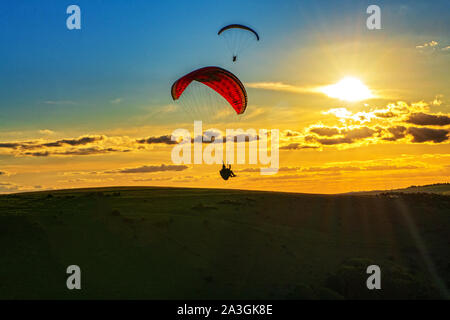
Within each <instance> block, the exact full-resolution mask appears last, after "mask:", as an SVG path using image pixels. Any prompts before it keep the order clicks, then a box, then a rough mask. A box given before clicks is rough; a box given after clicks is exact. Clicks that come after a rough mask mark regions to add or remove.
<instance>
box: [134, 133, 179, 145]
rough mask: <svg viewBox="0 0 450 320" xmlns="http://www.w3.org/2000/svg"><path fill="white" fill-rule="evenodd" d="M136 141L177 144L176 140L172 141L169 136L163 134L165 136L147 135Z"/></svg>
mask: <svg viewBox="0 0 450 320" xmlns="http://www.w3.org/2000/svg"><path fill="white" fill-rule="evenodd" d="M136 141H137V143H142V144H144V143H145V144H155V143H164V144H177V142H176V141H172V139H171V136H169V135H165V136H159V137H148V138H144V139H139V140H136Z"/></svg>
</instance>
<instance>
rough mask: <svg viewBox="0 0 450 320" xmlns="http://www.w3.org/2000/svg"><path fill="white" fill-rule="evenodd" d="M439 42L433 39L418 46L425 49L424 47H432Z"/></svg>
mask: <svg viewBox="0 0 450 320" xmlns="http://www.w3.org/2000/svg"><path fill="white" fill-rule="evenodd" d="M438 44H439V42H437V41H434V40H431V41H430V42H426V43H424V44H421V45H418V46H416V48H417V49H423V48H430V47H435V46H437V45H438Z"/></svg>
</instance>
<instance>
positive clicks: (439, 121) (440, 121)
mask: <svg viewBox="0 0 450 320" xmlns="http://www.w3.org/2000/svg"><path fill="white" fill-rule="evenodd" d="M406 122H408V123H412V124H416V125H419V126H428V125H429V126H446V125H449V124H450V117H449V116H446V115H434V114H427V113H423V112H419V113H413V114H411V115H410V116H409V118H408V120H406Z"/></svg>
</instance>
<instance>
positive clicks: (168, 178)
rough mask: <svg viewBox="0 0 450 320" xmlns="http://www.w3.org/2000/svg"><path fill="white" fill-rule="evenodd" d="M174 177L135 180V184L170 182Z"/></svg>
mask: <svg viewBox="0 0 450 320" xmlns="http://www.w3.org/2000/svg"><path fill="white" fill-rule="evenodd" d="M172 179H173V177H160V178H146V179H134V180H133V181H135V182H147V181H170V180H172Z"/></svg>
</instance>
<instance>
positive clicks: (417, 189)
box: [348, 183, 450, 195]
mask: <svg viewBox="0 0 450 320" xmlns="http://www.w3.org/2000/svg"><path fill="white" fill-rule="evenodd" d="M381 193H436V194H443V195H450V183H436V184H428V185H424V186H410V187H407V188H400V189H391V190H373V191H360V192H350V193H348V194H366V195H368V194H381Z"/></svg>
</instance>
